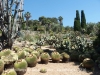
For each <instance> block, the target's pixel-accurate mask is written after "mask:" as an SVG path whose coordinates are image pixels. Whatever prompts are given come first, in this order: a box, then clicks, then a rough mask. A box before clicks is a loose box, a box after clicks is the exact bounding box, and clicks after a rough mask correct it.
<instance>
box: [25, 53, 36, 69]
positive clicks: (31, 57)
mask: <svg viewBox="0 0 100 75" xmlns="http://www.w3.org/2000/svg"><path fill="white" fill-rule="evenodd" d="M25 60H26V62H27V63H28V66H29V67H35V66H36V64H37V56H36V55H35V54H30V55H28V56H26V58H25Z"/></svg>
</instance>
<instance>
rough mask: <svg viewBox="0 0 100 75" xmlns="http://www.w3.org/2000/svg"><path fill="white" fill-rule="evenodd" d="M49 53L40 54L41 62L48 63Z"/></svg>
mask: <svg viewBox="0 0 100 75" xmlns="http://www.w3.org/2000/svg"><path fill="white" fill-rule="evenodd" d="M49 58H50V55H49V54H48V53H47V52H44V53H42V54H41V63H43V64H48V62H49Z"/></svg>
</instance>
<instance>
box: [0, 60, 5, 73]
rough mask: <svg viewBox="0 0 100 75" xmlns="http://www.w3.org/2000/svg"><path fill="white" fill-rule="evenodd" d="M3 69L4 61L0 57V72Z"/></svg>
mask: <svg viewBox="0 0 100 75" xmlns="http://www.w3.org/2000/svg"><path fill="white" fill-rule="evenodd" d="M3 70H4V61H3V60H1V59H0V74H1V73H2V72H3Z"/></svg>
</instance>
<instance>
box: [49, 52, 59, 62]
mask: <svg viewBox="0 0 100 75" xmlns="http://www.w3.org/2000/svg"><path fill="white" fill-rule="evenodd" d="M51 58H52V61H53V62H54V63H58V62H60V58H61V55H60V54H59V53H58V52H56V51H55V52H52V53H51Z"/></svg>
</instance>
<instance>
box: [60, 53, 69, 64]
mask: <svg viewBox="0 0 100 75" xmlns="http://www.w3.org/2000/svg"><path fill="white" fill-rule="evenodd" d="M61 56H62V62H68V61H69V59H70V55H69V54H67V53H65V52H63V53H62V54H61Z"/></svg>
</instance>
